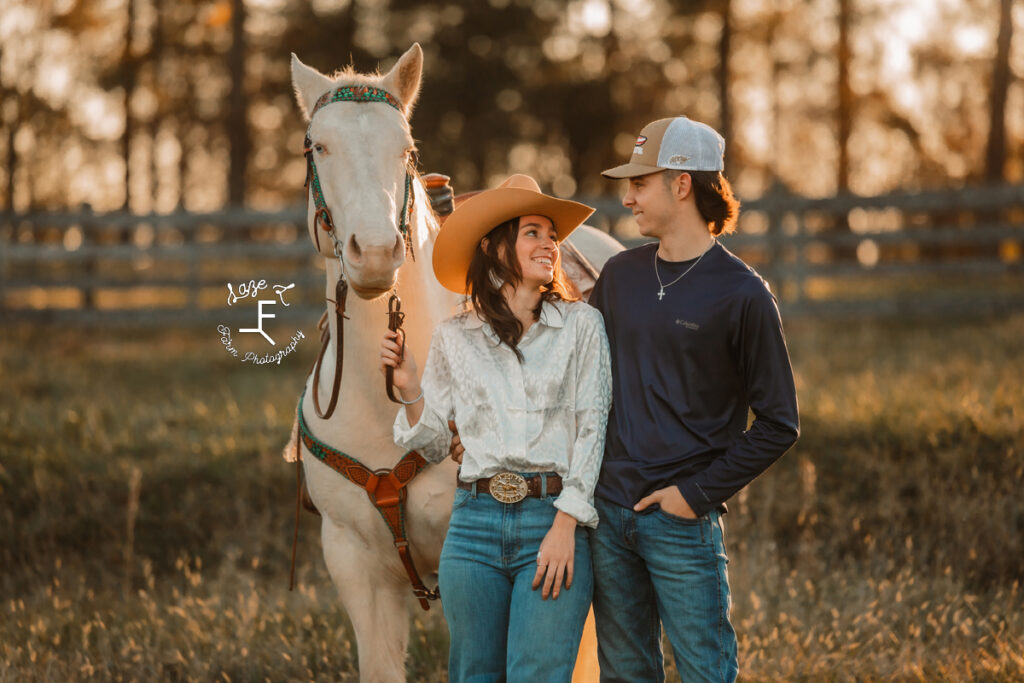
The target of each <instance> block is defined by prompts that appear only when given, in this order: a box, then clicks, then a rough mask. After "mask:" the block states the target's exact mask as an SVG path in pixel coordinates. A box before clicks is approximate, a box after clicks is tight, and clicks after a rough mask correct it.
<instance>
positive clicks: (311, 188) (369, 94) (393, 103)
mask: <svg viewBox="0 0 1024 683" xmlns="http://www.w3.org/2000/svg"><path fill="white" fill-rule="evenodd" d="M334 102H363V103H374V102H380V103H383V104H386V105H388V106H390V107H394V108H395V109H396V110H397V111H398V112H399V113H400V114H402V116H403V117H404V116H405V112H404V111H403V110H402V104H401V102H399V100H398V98H396V97H395V96H394V95H392V94H391V93H389V92H387V91H386V90H381V89H380V88H374V87H370V86H356V85H343V86H341V87H338V88H335V89H334V90H329V91H327V92H325V93H324V94H323V95H321V96H320V99H318V100H317V101H316V104H315V105H313V111H312V112H311V113H310V115H309V127H307V128H306V138H305V141H304V144H303V150H302V153H303V155H304V156H305V157H306V182H305V187H306V201H307V202H309V198H310V196H311V195H312V198H313V206H314V207H315V209H316V211H315V213H314V215H313V238H314V240H315V242H316V249H317V252H319V251H320V230H321V229H322V230H323V231H324V232H326V233H327V234H328V235H329V236H330V237H331V241H332V242H333V243H334V255H335V256H336V257H337V259H338V263H339V264H341V266H342V268H341V275H340V277H339V278H338V283H337V285H336V287H335V298H334V299H333V300H329V301H331V303H333V304H334V311H335V320H336V322H337V330H338V340H337V341H338V343H337V344H335V351H336V358H335V364H334V382H333V384H332V386H331V398H330V402H329V403H328V405H327V410H322V409H321V408H320V392H319V391H318V389H319V385H320V365H321V362H322V361H323V357H324V353H325V352H326V351H327V347H328V345H329V344H330V340H331V336H330V327H329V326H324V332H323V335H322V340H321V341H322V344H321V347H320V355H319V356H318V357H317V362H316V366H315V367H314V371H313V372H314V375H313V407H314V408H315V409H316V414H317V417H319V418H320V419H322V420H326V419H328V418H330V417H331V415H333V414H334V409H335V407H336V406H337V403H338V392H339V390H340V388H341V374H342V363H343V359H344V351H345V350H344V338H345V337H344V330H343V327H342V326H343V319H344V318H345V298H346V296H347V294H348V283H347V282H346V281H345V268H344V260H343V259H342V254H341V252H342V244H341V242H339V241H338V233H337V231H336V229H335V228H336V224H335V222H334V217H333V216H332V215H331V210H330V209H329V208H328V206H327V201H326V200H325V199H324V192H323V188H322V187H321V186H320V175H319V174H318V173H317V170H316V162H314V161H313V152H314V150H313V141H312V139H311V138H310V130H311V128H312V125H313V117H314V116H316V113H317V112H318V111H320V110H321V109H323V108H324V107H326V106H327V105H328V104H333V103H334ZM415 173H416V156H415V155H412V156H411V157H410V159H409V163H408V165H407V166H406V170H405V197H404V199H403V200H402V209H401V211H400V212H399V214H398V221H397V222H398V232H399V233H401V235H402V239H403V240H404V241H405V248H406V250H407V251H408V252H409V254H410V255H412V256H413V258H415V255H414V254H413V251H412V231H411V230H410V228H409V225H410V222H411V214H412V206H413V201H412V199H413V196H412V195H413V191H412V179H413V175H414V174H415ZM388 394H389V396H390V395H391V391H390V388H389V391H388Z"/></svg>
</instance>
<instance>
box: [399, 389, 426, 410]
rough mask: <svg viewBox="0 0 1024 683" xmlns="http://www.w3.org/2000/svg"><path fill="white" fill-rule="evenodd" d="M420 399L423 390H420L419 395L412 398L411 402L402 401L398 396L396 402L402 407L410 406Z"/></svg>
mask: <svg viewBox="0 0 1024 683" xmlns="http://www.w3.org/2000/svg"><path fill="white" fill-rule="evenodd" d="M421 398H423V390H422V389H420V395H419V396H417V397H416V398H414V399H413V400H411V401H403V400H402V397H401V396H399V397H398V402H399V403H401V404H402V405H406V406H411V405H412V404H413V403H416V402H417V401H419V400H420V399H421Z"/></svg>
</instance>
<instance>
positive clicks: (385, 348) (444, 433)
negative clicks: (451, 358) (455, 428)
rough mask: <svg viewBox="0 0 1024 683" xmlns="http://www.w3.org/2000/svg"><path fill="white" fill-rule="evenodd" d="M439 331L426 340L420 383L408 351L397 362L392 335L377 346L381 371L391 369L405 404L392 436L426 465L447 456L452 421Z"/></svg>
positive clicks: (448, 378) (448, 372) (447, 372)
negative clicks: (419, 456)
mask: <svg viewBox="0 0 1024 683" xmlns="http://www.w3.org/2000/svg"><path fill="white" fill-rule="evenodd" d="M442 336H443V332H442V328H438V329H437V330H436V331H435V332H434V336H433V337H432V338H431V340H430V351H429V352H428V353H427V362H426V366H425V367H424V369H423V380H422V382H421V381H420V380H419V378H418V377H417V375H418V371H417V368H416V359H415V357H414V356H413V354H412V350H411V349H409V348H406V349H405V358H404V359H399V355H398V352H399V344H398V341H397V338H396V336H395V335H394V333H393V332H389V333H388V334H387V335H385V337H384V340H383V341H382V342H381V370H382V371H383V370H384V368H386V367H388V366H390V367H392V368H394V373H393V375H392V379H393V381H394V385H395V387H396V388H397V389H398V391H399V393H400V394H401V396H402V399H403V400H405V401H412V403H411V404H410V405H406V406H402V407H401V408H399V409H398V414H397V415H396V416H395V424H394V428H393V435H394V439H395V443H396V444H398V445H399V446H401V447H402V448H407V449H409V450H417V451H419V452H420V453H421V454H422V455H423V457H424V458H426V459H427V460H428V461H429V462H434V463H438V462H441V461H442V460H444V459H445V458H446V457H447V456H448V444H449V442H450V441H451V438H452V436H451V432H450V431H449V430H448V420H450V419H454V417H455V409H454V403H453V401H452V391H451V388H452V387H451V384H452V374H451V369H450V367H449V365H448V360H447V356H446V355H445V353H444V348H443V346H444V344H443V339H442Z"/></svg>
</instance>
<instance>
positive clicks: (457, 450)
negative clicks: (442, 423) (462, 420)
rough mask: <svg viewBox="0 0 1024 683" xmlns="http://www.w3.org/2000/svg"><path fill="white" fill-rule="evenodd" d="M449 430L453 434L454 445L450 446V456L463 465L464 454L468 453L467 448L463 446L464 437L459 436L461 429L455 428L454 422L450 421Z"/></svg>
mask: <svg viewBox="0 0 1024 683" xmlns="http://www.w3.org/2000/svg"><path fill="white" fill-rule="evenodd" d="M448 429H449V430H451V433H452V443H451V445H450V446H448V455H450V456H452V460H454V461H455V462H457V463H459V464H460V465H461V464H462V454H463V453H465V452H466V448H465V447H464V446H463V445H462V437H460V436H459V428H458V427H456V426H455V422H454V420H448Z"/></svg>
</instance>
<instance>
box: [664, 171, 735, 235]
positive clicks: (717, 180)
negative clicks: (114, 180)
mask: <svg viewBox="0 0 1024 683" xmlns="http://www.w3.org/2000/svg"><path fill="white" fill-rule="evenodd" d="M683 173H688V174H690V187H692V188H693V199H694V201H696V202H697V211H699V212H700V216H701V218H703V219H704V220H705V222H707V224H708V230H710V231H711V234H712V235H722V234H725V235H728V234H729V233H731V232H733V231H734V230H735V229H736V221H737V219H738V218H739V215H740V201H739V200H738V199H736V195H734V194H733V192H732V185H730V184H729V180H728V178H726V177H725V175H723V174H722V173H721V172H719V171H675V170H669V171H666V172H665V174H664V176H663V177H664V179H665V184H666V186H668V185H670V184H671V183H672V181H673V180H675V179H676V178H678V177H679V176H681V175H682V174H683Z"/></svg>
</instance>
